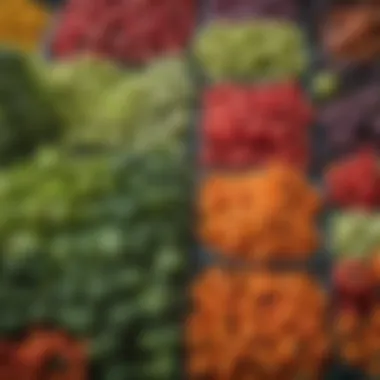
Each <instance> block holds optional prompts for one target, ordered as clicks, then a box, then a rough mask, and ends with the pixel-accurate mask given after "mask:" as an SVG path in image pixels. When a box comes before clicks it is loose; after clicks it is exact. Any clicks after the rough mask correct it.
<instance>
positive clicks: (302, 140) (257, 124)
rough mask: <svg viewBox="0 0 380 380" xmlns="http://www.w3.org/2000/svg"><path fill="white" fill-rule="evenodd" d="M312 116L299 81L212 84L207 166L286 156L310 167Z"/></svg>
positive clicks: (205, 135) (207, 104)
mask: <svg viewBox="0 0 380 380" xmlns="http://www.w3.org/2000/svg"><path fill="white" fill-rule="evenodd" d="M312 119H313V111H312V107H311V105H310V103H309V101H308V100H307V98H306V97H305V95H304V94H303V92H302V89H301V88H300V87H299V85H298V84H296V83H283V84H270V85H256V86H255V85H253V86H239V85H233V84H222V85H215V86H212V87H211V88H208V89H207V90H206V91H205V93H204V96H203V124H202V128H203V129H202V142H201V146H202V148H201V149H202V151H201V157H202V164H203V165H204V166H207V167H223V168H229V167H230V168H241V167H249V166H252V165H260V164H263V163H266V162H268V161H272V160H280V161H282V162H287V163H290V164H292V165H294V166H296V167H299V168H302V169H303V170H306V168H307V166H308V163H309V159H310V157H309V139H308V134H309V126H310V124H311V122H312Z"/></svg>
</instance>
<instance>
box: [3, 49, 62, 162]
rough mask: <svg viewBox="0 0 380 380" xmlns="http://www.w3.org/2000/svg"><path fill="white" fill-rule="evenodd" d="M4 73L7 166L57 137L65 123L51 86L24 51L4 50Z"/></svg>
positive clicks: (4, 124) (4, 140) (4, 122)
mask: <svg viewBox="0 0 380 380" xmlns="http://www.w3.org/2000/svg"><path fill="white" fill-rule="evenodd" d="M0 72H1V75H0V128H1V137H0V165H4V164H8V163H10V162H11V161H14V160H15V159H18V158H22V157H25V156H27V155H28V154H30V153H31V152H33V150H34V149H35V148H36V146H38V145H40V144H44V143H48V142H51V141H54V140H55V139H57V137H58V136H59V134H60V133H61V127H62V125H61V122H60V118H59V114H58V113H57V112H56V111H55V109H54V107H53V103H52V101H51V99H50V94H49V91H48V89H47V88H46V86H44V85H42V84H41V83H40V81H38V80H37V78H36V76H35V75H33V72H32V70H31V69H30V67H29V64H28V60H27V59H26V56H25V55H24V54H22V53H18V52H16V51H12V50H3V51H1V52H0Z"/></svg>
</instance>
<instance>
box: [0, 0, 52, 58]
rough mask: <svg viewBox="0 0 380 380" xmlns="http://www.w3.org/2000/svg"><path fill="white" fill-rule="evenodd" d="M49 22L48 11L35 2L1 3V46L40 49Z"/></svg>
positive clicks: (26, 0)
mask: <svg viewBox="0 0 380 380" xmlns="http://www.w3.org/2000/svg"><path fill="white" fill-rule="evenodd" d="M47 21H48V13H47V11H46V10H45V9H44V8H43V7H42V6H41V5H40V4H37V3H36V2H34V1H33V0H4V1H1V2H0V45H2V46H4V45H6V46H12V47H17V48H19V49H22V50H26V51H32V50H35V49H36V48H38V44H39V43H40V39H41V37H42V35H43V33H44V31H45V28H46V24H47Z"/></svg>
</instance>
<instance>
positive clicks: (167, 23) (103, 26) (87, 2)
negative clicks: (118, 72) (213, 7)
mask: <svg viewBox="0 0 380 380" xmlns="http://www.w3.org/2000/svg"><path fill="white" fill-rule="evenodd" d="M195 5H196V0H160V1H157V0H69V1H68V4H67V5H66V7H65V8H64V10H63V12H62V17H61V20H60V23H59V27H58V29H57V31H56V35H55V40H54V41H53V46H52V53H53V56H56V57H67V56H70V55H73V54H75V53H77V52H78V51H81V52H83V51H87V52H91V53H95V54H97V55H100V56H104V57H111V58H113V59H117V60H120V61H122V62H128V63H133V64H141V63H145V62H147V61H149V60H150V59H152V58H154V57H157V56H159V55H162V54H170V53H176V52H178V51H181V50H182V49H183V48H184V47H185V45H186V44H187V42H188V40H189V38H190V36H191V34H192V31H193V29H194V24H195V14H196V6H195Z"/></svg>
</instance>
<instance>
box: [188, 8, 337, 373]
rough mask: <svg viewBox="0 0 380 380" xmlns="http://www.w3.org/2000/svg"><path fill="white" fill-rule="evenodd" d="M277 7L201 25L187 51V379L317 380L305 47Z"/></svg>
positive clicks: (322, 365)
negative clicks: (195, 270) (192, 107)
mask: <svg viewBox="0 0 380 380" xmlns="http://www.w3.org/2000/svg"><path fill="white" fill-rule="evenodd" d="M214 3H219V2H217V1H215V2H214ZM220 3H221V2H220ZM260 3H262V4H264V2H260ZM267 3H269V2H267ZM279 3H282V8H281V9H283V10H284V13H282V14H278V13H277V12H274V10H278V9H277V8H276V6H274V4H273V8H270V7H268V11H267V12H263V13H261V12H259V13H256V12H254V10H253V9H252V10H250V9H246V12H245V13H246V17H245V18H241V17H235V16H236V14H235V12H233V11H231V12H230V13H227V14H226V13H224V12H223V14H222V15H221V16H220V17H211V16H210V18H209V19H207V22H205V23H204V25H202V27H201V29H200V30H199V31H198V34H197V37H196V39H195V41H194V46H193V55H194V59H195V61H196V62H198V64H199V67H200V70H201V71H202V73H203V77H204V78H205V80H204V82H203V83H202V85H201V86H200V89H199V93H198V96H199V98H200V100H199V101H200V112H201V114H200V116H199V123H198V126H197V137H198V138H197V156H198V157H197V159H198V171H199V173H198V177H199V183H198V193H197V220H196V235H197V244H198V247H197V249H198V251H199V254H198V255H199V259H202V258H205V257H207V258H208V259H209V260H208V262H210V261H211V264H210V265H208V266H206V267H204V268H203V270H201V273H200V274H199V275H198V276H197V278H196V279H195V280H194V284H193V288H192V303H193V309H192V312H191V314H190V316H189V319H188V324H187V330H186V331H187V336H186V340H187V346H188V363H187V369H188V373H189V378H190V379H194V380H200V379H226V380H243V379H258V380H260V379H273V380H274V379H286V380H287V379H289V380H294V379H298V378H305V379H321V378H322V377H321V376H323V374H324V372H325V369H326V366H327V360H328V359H329V354H330V336H329V333H330V331H329V326H328V320H327V311H328V304H327V303H328V298H327V295H326V294H325V289H324V287H323V283H322V278H323V276H324V275H325V273H324V267H327V265H326V264H327V263H326V257H325V256H324V255H323V250H322V248H323V247H322V242H321V236H320V230H319V215H320V213H321V212H322V198H321V194H320V192H319V189H318V187H317V186H316V185H315V184H314V183H313V179H312V178H311V173H312V168H313V167H314V165H313V160H314V157H313V154H312V151H313V141H312V138H311V135H312V128H313V122H314V119H315V111H314V107H313V105H312V102H311V101H310V99H309V96H308V94H307V93H306V91H305V89H304V88H303V85H302V84H301V83H302V81H303V79H304V78H305V77H306V74H307V72H308V67H309V57H308V49H307V48H308V42H307V40H306V37H305V34H304V32H303V31H302V29H301V28H300V27H299V25H298V24H297V22H296V19H297V16H298V13H299V12H300V9H297V6H296V3H295V2H291V1H287V2H279ZM236 5H237V4H236ZM268 5H269V4H268ZM231 7H232V5H231ZM263 7H264V5H263ZM216 8H217V7H216ZM221 8H222V6H221ZM285 8H286V9H285ZM270 9H272V11H270ZM285 10H286V11H287V12H285ZM237 13H238V12H237ZM248 14H249V15H250V16H251V17H248V16H247V15H248ZM289 14H294V16H293V17H289ZM316 261H318V262H319V266H320V267H318V268H316V266H315V265H314V263H315V262H316ZM310 269H316V271H312V270H310ZM313 272H315V273H313Z"/></svg>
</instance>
